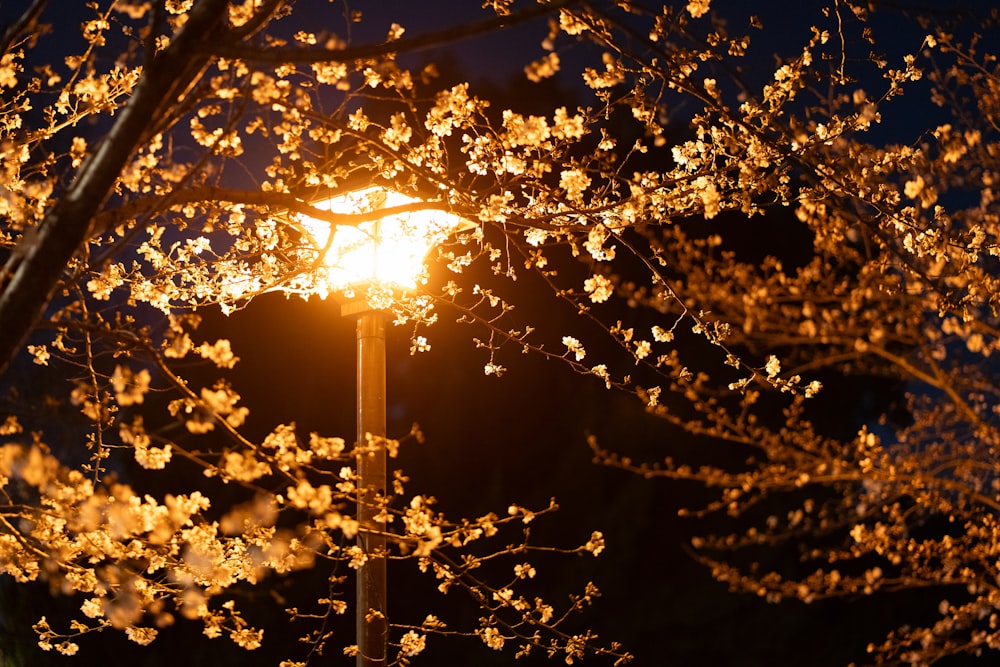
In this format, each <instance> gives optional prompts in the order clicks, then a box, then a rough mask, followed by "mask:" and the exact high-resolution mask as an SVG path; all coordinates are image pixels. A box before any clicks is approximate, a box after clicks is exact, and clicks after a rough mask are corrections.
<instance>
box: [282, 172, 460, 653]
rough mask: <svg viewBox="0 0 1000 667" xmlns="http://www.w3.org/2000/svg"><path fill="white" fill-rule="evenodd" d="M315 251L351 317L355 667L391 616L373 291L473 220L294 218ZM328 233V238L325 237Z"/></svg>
mask: <svg viewBox="0 0 1000 667" xmlns="http://www.w3.org/2000/svg"><path fill="white" fill-rule="evenodd" d="M418 201H419V200H417V199H414V198H412V197H409V196H407V195H403V194H401V193H398V192H395V191H392V190H386V189H383V188H379V187H371V188H365V189H363V190H356V191H352V192H349V193H346V194H342V195H338V196H335V197H331V198H329V199H325V200H322V201H320V202H316V203H314V206H316V208H319V209H323V210H329V211H331V212H333V213H345V214H350V213H357V212H359V211H366V210H374V209H389V210H391V209H394V208H398V207H404V208H405V207H406V206H407V205H409V204H414V203H416V202H418ZM299 222H300V223H301V224H302V226H303V227H305V229H306V230H307V231H308V233H309V235H310V236H311V237H312V240H313V241H314V242H315V244H316V246H317V247H318V248H325V249H326V253H325V255H324V257H323V264H324V267H325V271H326V282H327V285H328V286H329V288H330V289H331V290H333V291H341V292H345V291H346V292H347V293H348V294H349V295H350V298H349V300H348V301H347V302H346V303H345V304H344V306H343V309H342V312H343V314H344V315H356V316H357V318H358V320H357V408H358V413H357V438H358V439H357V447H356V450H355V451H356V458H357V461H356V463H357V480H356V487H357V493H358V510H357V512H358V524H359V530H358V547H359V548H360V549H361V550H362V552H363V553H364V555H365V559H364V562H363V563H362V565H361V566H360V567H359V568H358V576H357V595H356V603H357V606H356V609H355V612H356V632H357V642H358V656H357V666H358V667H377V666H382V667H384V665H386V664H387V660H388V655H387V654H388V651H387V648H388V634H389V621H388V613H387V612H388V610H387V591H388V589H387V582H386V555H387V554H386V533H385V525H384V522H382V521H380V520H379V515H380V514H381V513H382V510H383V508H382V502H383V498H384V497H385V493H386V452H385V438H386V419H385V412H386V382H385V372H386V356H385V313H384V311H382V310H380V309H379V308H377V307H373V306H372V305H371V304H370V303H369V299H368V292H369V290H371V289H376V290H383V291H384V290H390V291H393V292H396V291H405V290H407V289H413V288H414V287H416V283H417V280H418V277H419V275H420V273H421V272H422V269H423V262H424V259H425V258H426V256H427V254H428V253H429V252H430V250H431V248H432V247H433V246H434V245H436V244H438V243H440V242H441V241H443V240H444V239H445V238H446V237H447V236H449V235H451V234H453V233H455V232H457V231H460V230H462V229H470V228H472V227H474V226H475V225H474V223H472V222H469V221H467V220H465V219H463V218H460V217H458V216H456V215H454V214H451V213H447V212H445V211H441V210H435V209H426V208H423V209H419V210H410V211H407V212H405V213H391V212H389V211H387V214H386V216H384V217H381V218H379V219H377V220H375V221H373V222H366V223H361V224H359V225H356V226H346V225H345V226H337V227H334V228H333V229H331V225H330V224H329V223H325V222H322V221H320V220H317V219H314V218H306V217H302V218H299ZM331 232H332V234H333V236H332V238H331V236H330V234H331Z"/></svg>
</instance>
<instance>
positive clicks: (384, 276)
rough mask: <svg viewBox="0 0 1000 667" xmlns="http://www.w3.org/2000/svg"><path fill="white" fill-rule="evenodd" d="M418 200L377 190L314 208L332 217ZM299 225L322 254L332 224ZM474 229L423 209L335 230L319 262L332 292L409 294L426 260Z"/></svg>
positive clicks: (301, 218) (341, 197)
mask: <svg viewBox="0 0 1000 667" xmlns="http://www.w3.org/2000/svg"><path fill="white" fill-rule="evenodd" d="M419 201H420V200H418V199H414V198H413V197H408V196H407V195H404V194H401V193H399V192H394V191H392V190H386V189H384V188H379V187H371V188H365V189H363V190H355V191H353V192H348V193H347V194H343V195H338V196H336V197H331V198H329V199H326V200H322V201H319V202H313V206H315V207H316V208H319V209H322V210H326V211H330V212H332V213H344V214H352V213H363V212H365V211H371V210H378V209H382V208H387V209H391V208H395V207H398V206H405V205H407V204H414V203H417V202H419ZM298 221H299V222H300V223H301V224H302V226H303V227H305V229H306V230H307V231H308V232H309V234H310V236H312V240H313V242H314V243H315V244H316V247H317V248H318V249H319V250H320V251H321V252H322V251H323V249H324V248H326V245H327V241H328V240H329V238H330V223H328V222H324V221H322V220H317V219H315V218H310V217H306V216H299V217H298ZM474 226H475V224H474V223H472V222H470V221H468V220H465V219H464V218H460V217H459V216H457V215H454V214H452V213H448V212H446V211H441V210H434V209H421V210H417V211H410V212H406V213H399V214H396V215H388V216H386V217H383V218H379V219H378V220H375V221H372V222H363V223H361V224H359V225H357V226H354V225H337V226H336V227H334V230H333V240H332V241H331V242H330V247H329V248H328V249H327V250H326V254H325V255H324V257H323V264H324V265H325V266H326V270H327V276H326V279H327V283H328V285H329V286H330V289H331V290H333V291H341V290H344V289H354V288H357V287H359V286H361V285H366V284H367V285H380V286H385V287H391V288H400V289H412V288H414V287H416V286H417V280H418V279H419V278H420V276H421V274H422V273H423V265H424V259H425V258H426V257H427V254H428V253H429V252H430V250H431V248H433V247H434V246H435V245H436V244H438V243H441V242H442V241H444V240H445V239H446V238H447V237H448V236H449V235H451V234H454V233H455V232H457V231H460V230H463V229H471V228H472V227H474Z"/></svg>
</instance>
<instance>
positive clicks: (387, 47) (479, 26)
mask: <svg viewBox="0 0 1000 667" xmlns="http://www.w3.org/2000/svg"><path fill="white" fill-rule="evenodd" d="M575 2H577V0H553V1H552V2H548V3H541V2H540V3H539V4H538V5H536V6H534V7H531V8H528V9H524V10H521V11H518V12H514V13H512V14H508V15H507V16H495V17H492V18H488V19H484V20H482V21H478V22H475V23H471V24H470V23H464V24H460V25H454V26H451V27H449V28H444V29H442V30H436V31H433V32H428V33H425V34H423V35H415V36H413V37H403V38H401V39H397V40H393V41H389V42H381V43H379V44H363V45H361V46H354V47H347V48H343V49H317V48H314V47H302V48H283V49H261V48H259V47H257V46H254V45H252V44H246V43H235V42H232V43H227V44H213V43H211V42H204V43H202V44H200V45H199V46H200V49H201V50H202V51H203V52H204V53H205V54H211V55H213V56H221V57H223V58H235V59H239V60H246V61H250V62H258V63H290V62H301V63H310V62H352V61H355V60H362V59H365V58H375V57H377V56H384V55H388V54H390V53H410V52H414V51H422V50H425V49H431V48H434V47H436V46H442V45H444V44H451V43H453V42H458V41H461V40H463V39H468V38H470V37H475V36H477V35H482V34H486V33H489V32H492V31H494V30H498V29H500V28H507V27H510V26H512V25H516V24H519V23H526V22H528V21H531V20H534V19H536V18H538V17H540V16H545V15H546V14H551V13H553V12H555V11H557V10H558V9H559V8H561V7H566V6H569V5H571V4H574V3H575Z"/></svg>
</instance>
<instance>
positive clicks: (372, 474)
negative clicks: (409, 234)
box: [356, 308, 389, 667]
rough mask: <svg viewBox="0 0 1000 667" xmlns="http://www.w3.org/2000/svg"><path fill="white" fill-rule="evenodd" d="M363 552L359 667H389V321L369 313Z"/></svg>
mask: <svg viewBox="0 0 1000 667" xmlns="http://www.w3.org/2000/svg"><path fill="white" fill-rule="evenodd" d="M357 334H358V386H357V389H358V448H357V452H358V455H357V456H358V461H357V466H358V472H357V474H358V480H357V487H358V522H359V523H360V527H359V530H358V546H359V547H361V549H362V550H363V552H364V554H365V556H366V560H365V562H364V564H362V565H361V567H360V568H359V569H358V577H357V626H356V629H357V640H358V659H357V667H376V666H379V667H384V665H386V663H387V655H386V654H387V652H388V651H387V643H388V633H389V627H388V617H387V609H386V591H387V589H386V558H385V556H386V553H385V546H386V540H385V524H384V523H380V522H377V521H376V520H375V517H376V516H377V515H378V513H379V512H380V511H381V510H380V508H379V506H378V505H379V504H378V500H377V496H384V495H385V492H386V474H385V468H386V465H385V435H386V428H385V316H384V314H383V313H382V312H381V311H378V310H374V309H371V308H368V309H366V310H365V311H363V312H362V313H361V314H360V315H359V316H358V331H357Z"/></svg>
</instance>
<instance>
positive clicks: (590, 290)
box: [583, 274, 612, 303]
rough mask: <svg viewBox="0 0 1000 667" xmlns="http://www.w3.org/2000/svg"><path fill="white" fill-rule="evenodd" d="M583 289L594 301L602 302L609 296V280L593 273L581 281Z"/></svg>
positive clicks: (610, 286) (610, 290)
mask: <svg viewBox="0 0 1000 667" xmlns="http://www.w3.org/2000/svg"><path fill="white" fill-rule="evenodd" d="M583 289H584V291H585V292H586V293H587V294H589V295H590V300H591V301H593V302H594V303H604V302H605V301H607V300H608V299H610V298H611V294H612V285H611V281H610V280H608V279H607V278H606V277H604V276H602V275H600V274H594V275H593V276H591V277H590V278H587V279H586V280H585V281H584V282H583Z"/></svg>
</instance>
